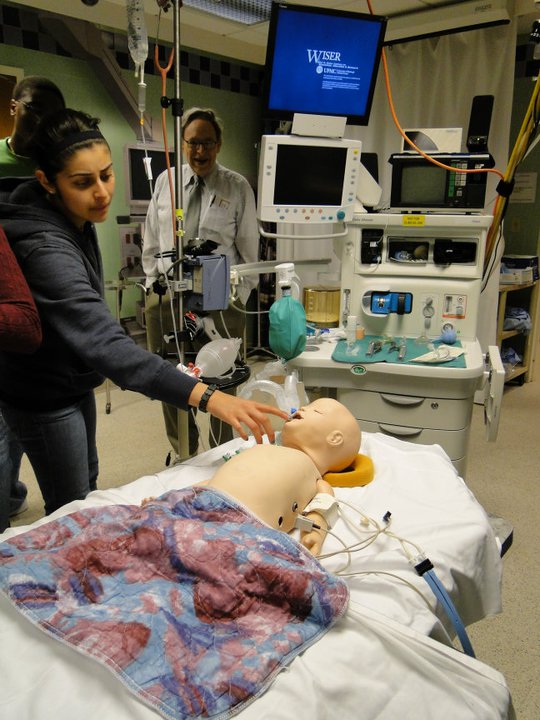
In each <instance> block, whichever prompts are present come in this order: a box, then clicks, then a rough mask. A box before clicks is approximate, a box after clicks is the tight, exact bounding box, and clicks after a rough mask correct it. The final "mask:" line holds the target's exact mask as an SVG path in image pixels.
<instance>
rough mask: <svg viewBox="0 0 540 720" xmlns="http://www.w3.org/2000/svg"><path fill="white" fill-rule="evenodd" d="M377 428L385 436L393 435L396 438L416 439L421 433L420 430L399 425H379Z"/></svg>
mask: <svg viewBox="0 0 540 720" xmlns="http://www.w3.org/2000/svg"><path fill="white" fill-rule="evenodd" d="M379 428H380V429H381V431H382V432H385V433H386V434H387V435H395V436H396V437H417V436H418V435H420V433H421V432H422V428H410V427H403V426H401V425H383V424H381V423H379Z"/></svg>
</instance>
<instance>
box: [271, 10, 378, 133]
mask: <svg viewBox="0 0 540 720" xmlns="http://www.w3.org/2000/svg"><path fill="white" fill-rule="evenodd" d="M385 29H386V19H385V18H382V17H379V16H375V15H369V14H362V13H352V12H344V11H340V10H332V9H326V8H317V7H308V6H301V5H287V4H285V3H274V4H273V5H272V11H271V17H270V26H269V34H268V45H267V55H266V74H265V99H264V104H265V116H266V118H267V119H277V120H292V119H293V116H294V114H295V113H303V114H307V115H323V116H324V115H326V116H339V117H346V118H347V122H348V123H350V124H356V125H367V123H368V120H369V114H370V110H371V104H372V100H373V93H374V90H375V83H376V80H377V72H378V68H379V61H380V57H381V49H382V43H383V39H384V32H385Z"/></svg>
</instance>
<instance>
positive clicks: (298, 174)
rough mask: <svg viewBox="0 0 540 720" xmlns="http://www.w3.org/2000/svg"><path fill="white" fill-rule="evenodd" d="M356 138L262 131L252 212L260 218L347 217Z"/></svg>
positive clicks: (354, 180)
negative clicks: (317, 136)
mask: <svg viewBox="0 0 540 720" xmlns="http://www.w3.org/2000/svg"><path fill="white" fill-rule="evenodd" d="M361 149H362V143H361V142H360V141H359V140H351V139H347V138H316V137H303V136H301V135H263V137H262V141H261V153H260V157H259V184H258V196H257V215H258V218H259V220H261V221H262V222H276V223H280V222H286V223H310V224H312V225H314V224H316V223H329V222H330V223H332V222H341V221H344V222H347V221H350V220H352V218H353V215H354V207H355V203H356V190H357V185H358V178H359V174H360V157H361Z"/></svg>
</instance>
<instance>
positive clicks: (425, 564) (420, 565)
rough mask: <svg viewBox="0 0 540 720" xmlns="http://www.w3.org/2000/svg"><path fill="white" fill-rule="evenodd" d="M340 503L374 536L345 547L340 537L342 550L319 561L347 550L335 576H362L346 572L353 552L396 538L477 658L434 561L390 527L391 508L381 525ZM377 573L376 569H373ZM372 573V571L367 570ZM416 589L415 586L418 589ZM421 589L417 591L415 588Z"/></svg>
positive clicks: (469, 653)
mask: <svg viewBox="0 0 540 720" xmlns="http://www.w3.org/2000/svg"><path fill="white" fill-rule="evenodd" d="M337 502H338V505H344V506H347V507H348V508H350V509H351V510H353V511H355V512H356V513H358V514H359V515H360V516H361V518H362V523H363V524H365V525H366V527H369V526H373V528H374V531H373V533H372V535H371V536H370V537H369V538H367V539H365V540H363V541H360V542H358V543H354V544H353V545H348V546H346V545H345V543H344V542H343V540H341V538H338V539H339V541H340V542H341V544H342V545H343V546H344V549H343V550H337V551H334V552H331V553H325V554H324V555H323V554H321V555H319V556H318V559H319V560H324V559H328V558H331V557H334V556H336V555H340V554H342V553H343V552H347V563H346V565H345V566H344V567H342V568H340V569H339V570H337V571H336V572H335V574H336V575H342V576H344V577H352V576H354V575H360V574H362V573H345V572H344V571H345V570H346V569H347V568H348V567H349V565H350V562H351V555H352V553H353V552H358V551H360V550H363V549H365V548H366V547H368V546H369V545H371V544H372V543H373V542H375V540H376V539H377V538H378V537H379V536H380V535H386V536H387V537H389V538H392V539H393V540H395V541H397V542H398V543H399V544H400V546H401V549H402V551H403V553H404V554H405V556H406V557H407V559H408V561H409V563H410V564H411V565H412V566H413V567H414V569H415V570H416V572H417V574H418V575H419V576H420V577H423V578H424V580H425V581H426V582H427V584H428V585H429V587H430V589H431V590H432V592H433V594H434V595H435V597H436V599H437V600H438V602H439V603H440V605H441V607H442V609H443V610H444V612H445V613H446V615H447V616H448V618H449V619H450V621H451V623H452V625H453V627H454V629H455V631H456V633H457V636H458V638H459V640H460V642H461V645H462V647H463V650H464V651H465V653H466V654H467V655H469V656H470V657H475V654H474V650H473V647H472V644H471V641H470V640H469V637H468V635H467V631H466V630H465V626H464V624H463V622H462V620H461V618H460V616H459V613H458V611H457V609H456V607H455V605H454V603H453V602H452V599H451V598H450V595H449V594H448V592H447V591H446V589H445V587H444V585H443V584H442V582H441V581H440V579H439V578H438V576H437V575H436V573H435V569H434V567H433V563H432V562H431V561H430V560H429V559H428V558H427V557H426V555H425V554H424V553H423V552H422V550H421V548H420V547H419V546H418V545H417V544H416V543H414V542H412V541H411V540H408V539H406V538H403V537H401V536H400V535H398V534H397V533H394V532H393V531H392V530H390V524H391V522H392V516H391V513H390V511H387V512H386V513H385V515H384V517H383V522H384V525H382V526H381V525H380V524H379V523H378V522H377V521H376V520H374V519H373V518H370V517H369V516H367V515H366V514H365V513H364V512H362V511H361V510H360V509H359V508H357V507H355V506H354V505H352V504H350V503H348V502H346V501H344V500H337ZM304 520H308V518H304ZM327 534H331V535H333V536H334V537H336V535H335V534H334V533H330V532H329V531H327ZM408 546H410V547H411V548H413V549H414V551H415V554H413V553H411V552H410V551H409V550H408ZM374 572H376V571H374ZM368 574H369V573H368ZM385 574H388V575H392V574H391V573H385ZM403 582H405V583H406V584H408V585H410V586H411V587H413V585H412V583H408V581H406V580H403ZM415 590H416V588H415ZM416 591H417V592H418V590H416Z"/></svg>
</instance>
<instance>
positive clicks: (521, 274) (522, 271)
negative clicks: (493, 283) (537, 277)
mask: <svg viewBox="0 0 540 720" xmlns="http://www.w3.org/2000/svg"><path fill="white" fill-rule="evenodd" d="M532 281H533V269H532V268H530V267H529V268H516V269H515V270H508V271H506V272H501V275H500V280H499V282H500V283H501V284H502V285H522V284H523V283H529V282H532Z"/></svg>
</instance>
